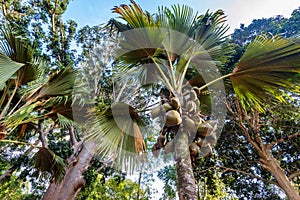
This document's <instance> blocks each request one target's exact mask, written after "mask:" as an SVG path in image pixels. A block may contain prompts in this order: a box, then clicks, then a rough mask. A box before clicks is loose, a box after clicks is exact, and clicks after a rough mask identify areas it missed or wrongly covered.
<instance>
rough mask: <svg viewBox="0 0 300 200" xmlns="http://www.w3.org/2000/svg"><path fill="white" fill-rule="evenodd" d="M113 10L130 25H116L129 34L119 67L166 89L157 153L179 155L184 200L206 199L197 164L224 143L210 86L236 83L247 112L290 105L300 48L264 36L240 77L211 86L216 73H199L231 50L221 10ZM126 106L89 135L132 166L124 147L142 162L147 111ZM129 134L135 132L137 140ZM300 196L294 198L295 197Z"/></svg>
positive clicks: (107, 110)
mask: <svg viewBox="0 0 300 200" xmlns="http://www.w3.org/2000/svg"><path fill="white" fill-rule="evenodd" d="M113 12H115V13H117V14H119V15H120V17H121V19H122V20H124V21H125V22H126V24H123V23H121V22H119V21H117V20H115V19H113V20H111V21H110V24H111V25H112V27H113V28H114V29H116V30H117V31H119V32H121V33H122V34H121V38H122V40H121V42H120V44H119V49H118V50H117V53H116V54H117V58H116V61H115V66H118V67H121V68H122V73H123V74H122V76H124V75H125V76H126V75H128V76H129V75H130V73H132V72H133V71H135V72H138V73H135V75H136V76H137V77H138V76H139V78H140V80H143V81H146V82H147V80H148V81H149V79H152V80H153V79H154V80H155V81H154V85H155V86H157V85H159V87H162V88H163V90H164V91H165V92H164V93H161V95H160V103H159V105H158V106H156V107H153V109H152V111H151V114H152V118H154V119H155V118H157V117H160V118H161V119H162V120H163V123H164V124H163V125H162V127H161V131H160V132H159V134H157V142H156V143H155V144H154V145H153V147H152V152H153V154H154V156H158V155H159V153H160V151H161V149H164V151H165V152H172V151H174V152H175V155H174V158H175V161H176V168H177V176H178V195H179V198H180V199H198V195H197V192H196V184H195V179H194V175H193V161H195V160H196V159H198V158H199V157H201V156H209V155H211V151H212V146H211V145H213V144H214V143H216V140H217V137H216V135H215V131H216V128H217V121H216V120H211V119H208V117H207V115H206V114H205V112H204V110H205V101H203V99H204V98H203V96H205V95H206V96H207V95H208V96H210V97H211V98H213V97H212V96H213V94H214V93H213V92H211V93H210V91H208V87H209V86H211V85H214V84H218V83H219V82H220V81H221V80H223V79H225V78H230V80H231V82H232V85H233V88H234V91H235V93H236V95H237V96H238V98H239V101H240V103H241V105H242V106H243V107H244V108H247V109H249V108H250V109H251V107H252V108H257V109H259V110H260V111H264V108H265V107H264V105H266V104H273V103H276V102H277V101H283V98H282V96H284V95H288V91H293V92H299V76H298V77H297V75H299V65H300V57H299V53H300V45H299V44H297V43H295V42H293V41H291V40H289V39H286V38H283V37H280V36H268V35H262V36H258V37H257V38H256V39H255V40H254V41H253V42H252V43H250V44H249V46H248V48H247V50H246V52H245V53H244V55H243V56H242V58H241V59H240V61H239V62H238V63H237V64H236V66H235V68H234V70H233V71H232V73H230V74H227V75H224V76H220V77H216V78H215V79H214V80H212V79H209V80H210V81H209V82H207V81H205V80H208V79H206V77H203V76H204V75H205V76H210V75H211V76H213V74H201V73H199V72H195V73H191V72H193V70H194V69H195V68H196V69H201V68H209V67H210V66H211V65H214V64H216V62H218V59H219V58H221V57H222V54H223V53H224V52H223V49H222V46H221V45H222V44H223V43H224V42H225V38H226V37H225V36H224V34H225V33H226V31H227V30H228V27H227V26H226V25H224V22H225V16H224V13H223V12H222V11H221V10H218V11H216V12H214V13H209V12H207V13H205V14H204V15H197V14H193V11H192V9H191V8H189V7H187V6H172V8H171V9H169V8H166V7H160V8H159V10H158V13H157V14H155V15H151V14H150V13H148V12H144V11H143V10H142V9H141V8H140V7H139V6H138V5H137V4H136V3H135V2H134V1H131V4H130V5H121V6H116V7H115V8H114V9H113ZM196 71H197V70H196ZM157 83H158V84H157ZM161 85H163V86H161ZM224 103H225V102H224ZM121 105H122V103H121V104H120V103H116V104H113V105H112V106H110V105H106V107H105V106H103V107H101V109H100V110H99V109H98V110H97V111H96V112H97V116H98V117H99V118H98V119H96V120H95V124H96V126H95V127H94V128H92V129H93V130H92V131H91V134H90V135H89V138H93V139H95V140H96V141H99V152H100V153H101V154H102V155H103V156H108V155H115V158H116V160H117V161H118V163H119V164H121V165H122V164H123V165H126V164H127V163H128V162H130V161H133V160H134V159H133V157H132V156H131V157H130V158H128V155H127V153H124V150H125V152H134V153H135V154H136V155H137V157H138V156H140V155H143V154H144V153H145V142H144V141H143V135H142V133H141V132H140V130H139V129H138V126H137V124H138V123H137V121H139V120H138V118H139V115H138V114H137V113H139V114H140V113H141V112H139V111H138V110H136V108H133V107H131V106H127V108H126V105H125V108H124V107H122V106H121ZM123 105H124V104H123ZM120 109H121V110H123V111H124V112H115V113H126V112H127V113H129V114H128V115H127V117H126V116H122V114H121V118H122V117H124V118H126V119H124V120H123V123H122V125H121V126H120V125H119V124H118V123H117V122H116V120H115V118H114V117H116V116H117V115H115V116H114V114H113V110H120ZM126 109H127V111H126ZM128 110H129V111H128ZM209 110H210V109H208V111H207V113H209V112H210V111H209ZM119 117H120V116H119ZM122 119H123V118H122ZM126 120H127V121H133V123H131V124H130V123H129V122H128V123H127V122H126ZM98 126H99V127H100V128H99V127H98ZM126 132H133V134H132V135H131V137H130V136H128V135H127V134H126ZM103 138H106V140H103ZM97 139H98V140H97ZM105 141H106V142H105ZM295 195H296V196H297V195H298V194H287V196H288V197H289V198H295V197H293V196H295ZM298 196H299V195H298Z"/></svg>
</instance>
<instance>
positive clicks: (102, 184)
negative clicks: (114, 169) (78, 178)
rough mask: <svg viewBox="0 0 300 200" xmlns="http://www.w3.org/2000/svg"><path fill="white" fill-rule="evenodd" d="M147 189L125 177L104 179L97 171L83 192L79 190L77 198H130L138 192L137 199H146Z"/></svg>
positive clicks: (134, 197)
mask: <svg viewBox="0 0 300 200" xmlns="http://www.w3.org/2000/svg"><path fill="white" fill-rule="evenodd" d="M147 190H149V189H147ZM147 190H146V191H145V190H143V189H141V188H139V185H138V184H137V183H134V182H133V181H131V180H127V179H121V180H120V179H119V178H118V177H111V178H109V179H107V180H104V177H103V175H102V174H99V173H98V174H97V176H96V178H95V179H94V181H93V182H92V183H90V185H89V186H88V187H85V188H84V192H81V193H80V194H79V195H78V197H77V199H78V200H79V199H82V200H83V199H87V200H92V199H107V200H113V199H124V200H131V199H136V198H137V194H138V192H139V193H140V195H139V199H141V200H148V199H150V196H149V191H147Z"/></svg>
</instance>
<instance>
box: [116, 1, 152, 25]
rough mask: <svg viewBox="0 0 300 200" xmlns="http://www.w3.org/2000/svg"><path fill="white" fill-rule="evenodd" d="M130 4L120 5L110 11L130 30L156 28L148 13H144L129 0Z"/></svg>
mask: <svg viewBox="0 0 300 200" xmlns="http://www.w3.org/2000/svg"><path fill="white" fill-rule="evenodd" d="M130 2H131V4H130V5H124V4H122V5H120V6H115V7H114V8H113V9H112V10H113V12H114V13H118V14H120V17H121V18H122V19H123V20H125V21H126V22H127V23H128V25H129V26H130V27H131V28H143V27H151V26H156V24H155V23H154V21H153V19H152V18H151V16H150V15H149V14H148V13H146V12H144V11H143V10H142V8H141V7H140V6H139V5H137V4H136V3H135V2H134V1H133V0H130Z"/></svg>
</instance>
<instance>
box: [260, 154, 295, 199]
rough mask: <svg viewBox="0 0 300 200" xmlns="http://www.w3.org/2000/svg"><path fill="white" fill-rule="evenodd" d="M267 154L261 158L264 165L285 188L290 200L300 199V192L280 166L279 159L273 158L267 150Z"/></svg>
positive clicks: (282, 187)
mask: <svg viewBox="0 0 300 200" xmlns="http://www.w3.org/2000/svg"><path fill="white" fill-rule="evenodd" d="M266 154H267V156H266V157H264V158H262V159H261V161H262V163H263V167H264V168H265V169H266V170H268V171H269V172H270V173H272V175H273V176H274V177H275V179H276V181H277V183H278V185H279V186H280V187H281V189H283V190H284V192H285V194H286V196H287V197H288V199H289V200H300V196H299V193H298V192H297V191H296V189H295V188H294V187H293V186H292V184H291V182H290V180H289V178H288V177H287V176H286V174H285V171H284V170H283V169H282V168H281V167H280V163H279V162H278V160H276V159H275V158H273V156H272V155H271V154H270V153H268V152H267V153H266Z"/></svg>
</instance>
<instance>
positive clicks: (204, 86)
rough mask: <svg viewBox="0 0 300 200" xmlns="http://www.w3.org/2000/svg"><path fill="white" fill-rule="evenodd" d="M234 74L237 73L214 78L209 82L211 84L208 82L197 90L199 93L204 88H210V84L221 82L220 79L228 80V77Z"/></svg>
mask: <svg viewBox="0 0 300 200" xmlns="http://www.w3.org/2000/svg"><path fill="white" fill-rule="evenodd" d="M235 74H237V73H230V74H226V75H224V76H221V77H219V78H216V79H215V80H213V81H211V82H209V83H206V84H205V85H203V86H201V87H200V88H199V91H201V90H203V89H205V88H206V87H208V86H210V85H212V84H214V83H216V82H218V81H220V80H222V79H225V78H228V77H230V76H232V75H235Z"/></svg>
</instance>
